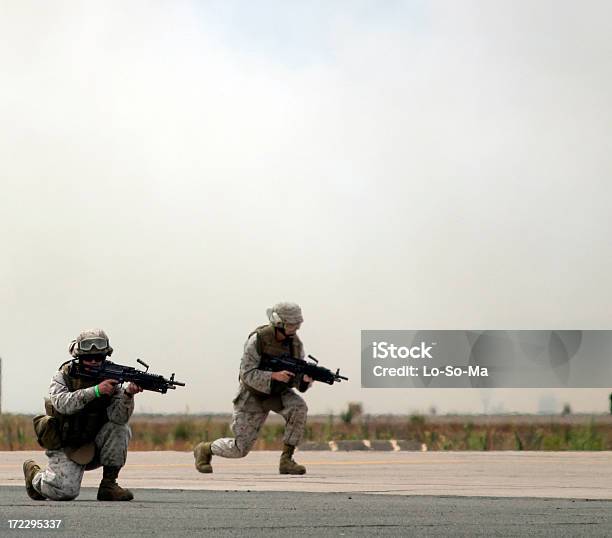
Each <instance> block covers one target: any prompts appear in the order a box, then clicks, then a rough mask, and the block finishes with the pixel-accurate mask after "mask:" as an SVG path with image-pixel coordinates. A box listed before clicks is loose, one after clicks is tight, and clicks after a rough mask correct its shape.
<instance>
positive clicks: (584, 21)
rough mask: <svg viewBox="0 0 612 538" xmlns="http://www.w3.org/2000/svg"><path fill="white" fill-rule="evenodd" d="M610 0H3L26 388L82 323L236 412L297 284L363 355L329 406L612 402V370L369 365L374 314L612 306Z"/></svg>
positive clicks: (590, 318) (14, 271)
mask: <svg viewBox="0 0 612 538" xmlns="http://www.w3.org/2000/svg"><path fill="white" fill-rule="evenodd" d="M611 35H612V6H611V5H610V4H609V3H607V2H603V1H591V2H587V3H583V4H577V3H575V2H552V1H549V0H545V1H542V2H537V3H526V2H525V3H518V2H511V1H500V2H495V3H490V2H485V1H477V2H473V1H462V2H451V1H432V2H424V1H416V0H415V1H413V2H400V1H390V2H385V3H380V2H374V1H356V2H342V1H341V2H335V3H332V4H330V3H327V2H319V1H315V2H311V3H308V4H307V5H306V3H304V2H296V1H293V2H291V1H290V2H280V1H261V2H256V3H251V2H220V1H211V2H205V3H204V2H189V1H181V2H144V1H130V2H118V1H111V2H104V3H102V2H100V3H80V2H54V3H46V4H43V3H40V2H33V1H31V0H30V1H19V2H18V1H8V2H4V3H3V4H2V6H1V7H0V45H1V46H0V62H1V65H2V72H1V75H0V77H1V81H2V83H1V84H0V113H1V117H2V120H3V121H2V123H1V125H0V158H1V162H2V169H1V171H0V178H1V187H2V190H1V196H0V224H1V227H0V240H1V243H0V244H1V245H2V258H1V259H0V278H1V282H2V286H1V287H0V305H1V308H0V316H1V318H0V357H2V359H3V360H2V378H3V379H2V410H3V411H7V412H39V411H40V410H41V409H42V405H43V396H44V395H45V394H46V390H47V387H48V384H49V381H50V378H51V376H52V375H53V373H54V372H55V370H56V368H57V367H58V366H59V364H60V363H62V362H63V361H65V360H68V358H69V356H68V353H67V347H68V343H69V342H70V340H71V339H73V338H74V337H75V336H76V335H77V334H78V332H79V331H80V330H81V329H83V328H90V327H102V328H104V329H105V330H106V331H107V333H108V334H109V336H110V339H111V343H112V345H113V347H114V348H115V354H114V355H113V360H115V361H117V362H120V363H123V364H130V365H133V366H136V358H137V357H139V358H142V359H143V360H145V361H146V362H147V363H149V364H150V366H151V371H153V372H156V373H161V374H164V375H169V374H170V373H172V372H176V377H177V379H179V380H181V381H185V382H186V383H187V387H186V388H185V389H184V390H181V389H179V390H176V391H174V392H172V393H169V394H167V395H165V396H161V395H158V394H152V393H146V394H144V395H139V396H138V397H137V398H138V400H137V406H136V410H137V412H138V411H140V412H174V413H176V412H184V411H188V412H192V413H205V412H230V411H231V400H232V398H233V396H234V394H235V392H236V389H237V375H238V365H239V361H240V357H241V353H242V346H243V343H244V341H245V339H246V337H247V335H248V334H249V332H250V331H252V330H253V329H254V328H255V327H256V326H258V325H260V324H263V323H265V321H266V318H265V309H266V308H267V307H269V306H271V305H272V304H273V303H275V302H277V301H281V300H290V301H296V302H298V303H300V304H301V306H302V308H303V311H304V316H305V323H304V325H303V328H302V330H301V332H300V335H301V337H302V339H303V341H304V343H305V347H306V352H307V353H312V354H313V355H315V356H316V357H317V358H319V360H320V361H321V364H323V365H325V366H327V367H330V368H334V369H335V368H341V370H342V371H343V373H345V375H348V377H350V378H351V381H350V382H349V383H342V384H340V385H336V386H334V387H333V388H332V387H329V386H327V385H320V386H316V387H315V388H314V389H313V390H312V391H311V392H310V393H309V394H308V397H307V400H308V405H309V408H310V411H311V412H312V413H326V412H329V411H333V412H338V411H340V410H342V409H344V408H345V407H346V404H347V402H349V401H360V402H363V405H364V408H365V411H366V412H370V413H410V412H414V411H420V412H427V411H428V410H429V409H430V408H432V407H435V408H436V409H437V411H438V413H447V412H457V413H480V412H539V411H543V412H559V411H560V410H561V408H562V406H563V404H565V403H569V404H570V405H571V407H572V410H573V411H578V412H605V411H607V410H608V393H609V391H608V390H606V389H593V390H586V389H581V390H577V389H576V390H561V389H557V390H552V389H546V390H544V389H542V390H509V389H505V390H501V389H496V390H459V389H457V390H450V389H444V390H433V389H420V390H400V389H394V390H386V389H367V390H366V389H361V388H360V379H359V372H360V331H361V330H362V329H470V328H474V329H552V328H554V329H610V328H612V324H611V323H610V304H611V303H612V287H611V285H610V275H611V274H612V255H611V248H610V244H611V243H610V224H609V222H610V217H609V210H610V200H611V199H612V187H611V182H610V172H611V171H612V166H611V165H612V152H611V151H610V143H611V141H612V108H611V107H610V106H609V96H610V95H611V94H612V61H611V59H612V38H611V37H610V36H611Z"/></svg>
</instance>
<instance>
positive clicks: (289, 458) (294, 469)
mask: <svg viewBox="0 0 612 538" xmlns="http://www.w3.org/2000/svg"><path fill="white" fill-rule="evenodd" d="M294 450H295V447H294V446H292V445H288V444H286V443H285V448H283V453H282V454H281V457H280V464H279V466H278V472H279V473H280V474H305V473H306V467H304V466H303V465H300V464H298V463H296V462H295V461H294V460H293V452H294Z"/></svg>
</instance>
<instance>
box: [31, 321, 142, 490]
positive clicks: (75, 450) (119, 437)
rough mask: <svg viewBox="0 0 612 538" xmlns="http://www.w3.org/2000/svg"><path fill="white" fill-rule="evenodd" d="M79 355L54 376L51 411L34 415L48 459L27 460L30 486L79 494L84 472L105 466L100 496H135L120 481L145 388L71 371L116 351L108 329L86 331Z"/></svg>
mask: <svg viewBox="0 0 612 538" xmlns="http://www.w3.org/2000/svg"><path fill="white" fill-rule="evenodd" d="M68 351H69V352H70V354H71V355H72V356H73V357H74V360H73V361H68V362H65V363H64V364H62V365H61V366H60V369H59V371H58V372H57V373H56V374H55V376H53V380H52V381H51V386H50V387H49V397H48V398H45V410H46V412H47V414H46V415H39V416H37V417H35V418H34V428H35V430H36V434H37V437H38V440H39V443H40V444H41V446H43V448H46V449H47V450H46V455H47V457H48V458H49V462H48V464H47V468H46V469H45V470H44V471H43V470H41V468H40V467H39V466H38V465H37V464H36V463H35V462H34V460H27V461H25V462H24V464H23V472H24V475H25V483H26V490H27V492H28V495H29V496H30V497H31V498H32V499H35V500H43V499H51V500H56V501H69V500H72V499H75V498H76V497H77V496H78V494H79V491H80V488H81V481H82V479H83V472H84V471H88V470H91V469H96V468H98V467H100V466H103V467H104V468H103V478H102V481H101V482H100V487H99V489H98V500H99V501H131V500H132V499H133V498H134V496H133V495H132V493H131V491H130V490H128V489H124V488H122V487H120V486H119V485H118V484H117V477H118V475H119V471H120V469H121V468H122V467H123V466H124V465H125V460H126V457H127V448H128V442H129V440H130V436H131V432H130V428H129V427H128V424H127V423H128V420H129V419H130V416H131V415H132V412H133V411H134V394H136V393H138V392H142V389H141V388H140V387H139V386H138V385H135V384H133V383H130V384H129V385H128V386H127V387H126V388H125V389H123V388H121V387H119V386H117V381H116V380H113V379H105V380H104V381H102V382H99V383H98V381H92V380H90V379H81V378H79V377H75V376H74V375H71V366H72V363H73V362H75V361H78V366H79V367H81V368H91V367H97V366H100V365H101V363H102V362H103V361H105V360H106V357H107V356H110V355H111V353H112V352H113V348H112V347H111V346H110V344H109V341H108V337H107V336H106V333H105V332H104V331H102V330H100V329H95V330H90V331H83V332H82V333H81V334H79V336H78V338H77V339H76V340H73V341H72V342H71V343H70V346H69V348H68Z"/></svg>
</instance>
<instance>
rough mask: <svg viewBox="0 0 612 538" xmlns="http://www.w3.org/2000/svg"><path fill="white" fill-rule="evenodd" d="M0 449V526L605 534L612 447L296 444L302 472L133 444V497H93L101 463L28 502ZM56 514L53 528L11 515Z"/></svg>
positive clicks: (127, 480)
mask: <svg viewBox="0 0 612 538" xmlns="http://www.w3.org/2000/svg"><path fill="white" fill-rule="evenodd" d="M31 457H33V459H36V460H37V461H38V462H39V463H40V464H44V462H45V457H44V454H43V453H42V452H36V453H32V452H2V453H0V513H1V514H2V521H0V535H2V536H5V535H6V536H20V535H22V534H23V535H25V534H27V535H32V534H38V535H41V536H51V535H55V534H57V535H62V536H63V535H66V536H99V535H101V534H111V535H116V536H136V535H143V534H144V535H165V536H179V535H180V536H199V535H202V534H204V533H207V532H212V533H213V535H214V536H244V535H248V536H264V535H265V536H314V535H316V536H332V535H333V536H342V535H346V536H364V535H370V534H381V535H385V536H407V535H408V536H410V535H419V536H448V535H451V534H452V535H458V536H485V535H486V536H555V537H558V536H612V453H610V452H563V453H559V452H491V453H486V452H447V453H443V452H425V453H420V452H412V453H411V452H394V453H390V452H384V453H381V452H343V453H340V452H301V453H299V454H296V459H297V460H298V461H299V462H300V463H303V464H305V465H306V466H307V468H308V473H307V474H306V475H304V476H281V475H279V474H278V470H277V466H278V453H275V452H253V453H251V454H249V455H248V456H247V457H246V458H244V459H240V460H226V459H222V458H214V460H213V465H214V470H215V472H214V473H213V474H212V475H201V474H199V473H197V472H196V471H195V469H194V467H193V455H192V454H191V453H186V452H130V453H129V456H128V463H127V465H126V467H125V468H124V469H123V471H122V473H121V475H120V483H121V484H122V485H123V486H125V487H129V488H131V489H132V490H133V491H134V494H135V496H136V499H135V500H134V501H132V502H130V503H107V502H106V503H104V502H98V501H96V500H95V494H96V489H94V488H92V486H94V487H97V485H98V483H99V480H100V477H101V470H95V471H90V472H87V473H86V474H85V478H84V481H83V489H82V491H81V495H80V496H79V497H78V499H77V500H76V501H70V502H53V501H38V502H37V501H32V500H30V499H29V498H28V497H27V495H26V493H25V488H24V487H23V476H22V472H21V463H22V462H23V461H24V460H25V459H28V458H31ZM19 519H23V520H26V519H36V520H44V519H61V520H62V527H61V528H60V530H59V531H51V530H18V529H9V523H8V521H9V520H19Z"/></svg>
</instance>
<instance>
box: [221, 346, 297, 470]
mask: <svg viewBox="0 0 612 538" xmlns="http://www.w3.org/2000/svg"><path fill="white" fill-rule="evenodd" d="M300 358H304V354H303V351H302V356H301V357H300ZM260 361H261V356H260V354H259V352H258V351H257V334H252V335H251V336H250V337H249V339H248V340H247V342H246V344H245V346H244V354H243V356H242V361H241V363H240V388H239V390H238V394H237V395H236V397H235V398H234V400H233V403H234V413H233V417H232V426H231V427H232V432H233V433H234V435H235V437H233V438H232V437H226V438H223V439H217V440H216V441H214V442H213V443H212V445H211V450H212V453H213V454H214V455H216V456H222V457H224V458H242V457H244V456H246V455H247V454H248V453H249V451H250V450H251V448H252V447H253V445H254V444H255V441H256V440H257V436H258V434H259V430H260V429H261V427H262V425H263V423H264V421H265V420H266V417H267V416H268V413H269V412H270V411H274V412H276V413H278V414H279V415H282V416H283V417H284V419H285V421H286V426H285V437H284V441H285V444H288V445H292V446H297V445H298V444H299V443H300V441H301V440H302V436H303V434H304V429H305V427H306V415H307V413H308V407H307V406H306V402H305V401H304V399H303V398H302V397H301V396H299V395H298V394H296V393H295V391H294V390H293V389H290V388H289V389H287V390H285V391H283V392H281V393H280V394H277V395H272V394H271V392H272V372H265V371H263V370H258V366H259V363H260ZM298 381H299V380H298ZM249 387H251V388H252V389H255V390H256V391H258V392H260V393H263V394H264V395H270V397H267V398H266V397H261V396H258V395H256V394H254V393H253V392H252V391H251V390H249Z"/></svg>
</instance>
